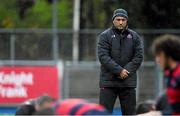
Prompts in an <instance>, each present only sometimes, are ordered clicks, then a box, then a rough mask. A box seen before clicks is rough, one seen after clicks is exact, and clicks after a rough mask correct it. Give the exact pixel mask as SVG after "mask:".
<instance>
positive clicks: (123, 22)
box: [113, 16, 127, 30]
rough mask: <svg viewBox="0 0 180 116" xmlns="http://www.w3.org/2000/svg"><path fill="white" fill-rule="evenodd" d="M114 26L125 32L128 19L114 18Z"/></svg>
mask: <svg viewBox="0 0 180 116" xmlns="http://www.w3.org/2000/svg"><path fill="white" fill-rule="evenodd" d="M113 24H114V26H115V27H116V28H117V29H119V30H123V29H124V28H125V27H126V26H127V19H126V18H124V17H120V16H117V17H115V18H114V20H113Z"/></svg>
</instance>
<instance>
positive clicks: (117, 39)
mask: <svg viewBox="0 0 180 116" xmlns="http://www.w3.org/2000/svg"><path fill="white" fill-rule="evenodd" d="M112 22H113V26H112V27H111V28H109V29H107V30H105V31H104V32H102V33H101V34H100V36H99V42H98V57H99V61H100V63H101V73H100V104H101V105H103V106H105V108H106V109H107V110H108V111H109V112H110V113H112V111H113V107H114V103H115V101H116V98H117V97H119V100H120V105H121V111H122V114H123V115H131V114H135V106H136V91H135V88H136V84H137V74H136V71H137V69H138V68H139V67H140V65H141V63H142V61H143V45H142V40H141V38H140V36H139V35H138V34H137V33H136V32H135V31H133V30H130V29H128V13H127V12H126V11H125V10H124V9H116V10H115V11H114V13H113V17H112Z"/></svg>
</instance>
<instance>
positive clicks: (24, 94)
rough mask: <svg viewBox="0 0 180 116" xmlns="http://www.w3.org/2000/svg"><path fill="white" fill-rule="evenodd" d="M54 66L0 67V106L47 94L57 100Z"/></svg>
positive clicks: (55, 68) (57, 83)
mask: <svg viewBox="0 0 180 116" xmlns="http://www.w3.org/2000/svg"><path fill="white" fill-rule="evenodd" d="M59 92H60V91H59V80H58V70H57V67H56V66H13V67H12V66H1V67H0V104H16V103H21V102H23V101H25V100H27V99H31V98H36V97H38V96H40V95H42V94H45V93H46V94H48V95H50V96H52V97H54V98H59V94H60V93H59Z"/></svg>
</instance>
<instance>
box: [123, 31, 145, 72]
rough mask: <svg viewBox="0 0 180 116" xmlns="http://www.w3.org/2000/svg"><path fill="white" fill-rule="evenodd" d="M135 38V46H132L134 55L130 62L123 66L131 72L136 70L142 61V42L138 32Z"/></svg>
mask: <svg viewBox="0 0 180 116" xmlns="http://www.w3.org/2000/svg"><path fill="white" fill-rule="evenodd" d="M135 35H136V39H135V41H134V42H135V47H134V49H135V50H134V57H133V58H132V60H131V62H129V63H127V64H126V65H125V66H124V68H125V69H126V70H128V71H129V72H130V74H133V73H135V72H136V71H137V69H138V68H139V67H140V65H141V63H142V61H143V42H142V40H141V38H140V36H139V35H138V34H135Z"/></svg>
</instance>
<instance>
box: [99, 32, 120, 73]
mask: <svg viewBox="0 0 180 116" xmlns="http://www.w3.org/2000/svg"><path fill="white" fill-rule="evenodd" d="M108 39H109V38H107V36H106V35H105V34H101V35H100V36H99V42H98V58H99V61H100V63H101V65H102V66H104V67H105V68H106V69H108V70H109V71H110V72H111V73H113V74H119V73H120V72H121V70H122V69H123V68H122V67H121V66H120V65H119V64H117V63H116V62H115V61H114V60H113V59H112V58H111V55H110V51H111V44H110V42H109V41H108Z"/></svg>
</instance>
